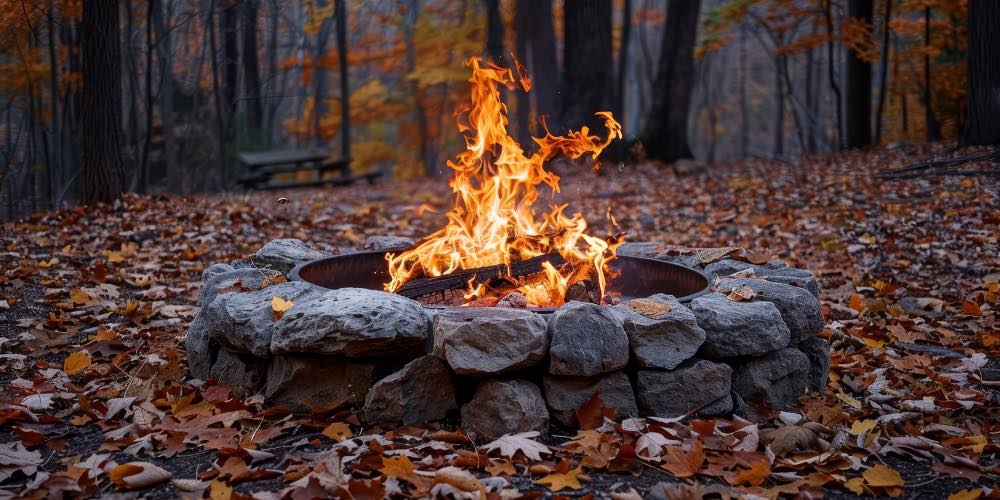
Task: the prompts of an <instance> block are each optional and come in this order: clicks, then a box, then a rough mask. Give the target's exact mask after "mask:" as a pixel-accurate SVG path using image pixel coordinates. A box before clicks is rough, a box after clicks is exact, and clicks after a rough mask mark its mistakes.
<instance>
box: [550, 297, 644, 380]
mask: <svg viewBox="0 0 1000 500" xmlns="http://www.w3.org/2000/svg"><path fill="white" fill-rule="evenodd" d="M549 331H550V332H552V346H551V347H550V348H549V358H550V363H549V373H551V374H553V375H578V376H585V377H586V376H593V375H598V374H600V373H606V372H611V371H615V370H618V369H621V368H622V367H624V366H625V365H626V364H627V363H628V350H629V347H628V335H627V334H626V333H625V330H624V328H622V324H621V321H620V320H619V319H618V316H617V315H616V314H615V313H613V312H612V311H611V308H609V307H604V306H599V305H597V304H590V303H585V302H568V303H566V304H564V305H563V306H562V307H560V308H559V309H557V310H556V312H554V313H552V317H551V319H550V320H549Z"/></svg>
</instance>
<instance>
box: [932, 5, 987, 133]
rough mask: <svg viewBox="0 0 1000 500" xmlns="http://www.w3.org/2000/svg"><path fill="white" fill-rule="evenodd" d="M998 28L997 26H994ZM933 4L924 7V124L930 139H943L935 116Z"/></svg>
mask: <svg viewBox="0 0 1000 500" xmlns="http://www.w3.org/2000/svg"><path fill="white" fill-rule="evenodd" d="M993 28H994V29H996V26H994V27H993ZM930 48H931V6H930V5H927V6H925V7H924V120H925V121H924V125H925V128H926V131H927V140H928V141H940V140H941V126H940V125H938V121H937V118H936V117H935V116H934V105H933V101H932V99H933V97H934V82H933V78H932V77H931V51H930Z"/></svg>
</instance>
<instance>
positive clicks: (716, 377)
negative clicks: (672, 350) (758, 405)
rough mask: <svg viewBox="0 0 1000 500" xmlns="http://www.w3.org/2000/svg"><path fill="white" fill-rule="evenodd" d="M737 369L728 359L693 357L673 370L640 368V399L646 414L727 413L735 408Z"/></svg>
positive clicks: (638, 380) (637, 393) (664, 415)
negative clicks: (732, 366) (730, 365)
mask: <svg viewBox="0 0 1000 500" xmlns="http://www.w3.org/2000/svg"><path fill="white" fill-rule="evenodd" d="M732 374H733V370H732V368H730V367H729V365H727V364H725V363H714V362H712V361H708V360H704V359H689V360H687V361H685V362H684V363H682V364H681V365H680V366H678V367H677V368H675V369H673V370H639V373H638V376H637V378H636V382H637V383H636V385H637V387H636V399H638V402H639V411H640V412H642V413H643V414H644V415H652V416H657V417H676V416H680V415H684V414H687V413H689V412H691V413H696V414H698V415H702V416H716V415H725V414H727V413H729V412H731V411H732V410H733V398H732V396H730V394H729V390H730V388H731V387H732V383H731V380H732Z"/></svg>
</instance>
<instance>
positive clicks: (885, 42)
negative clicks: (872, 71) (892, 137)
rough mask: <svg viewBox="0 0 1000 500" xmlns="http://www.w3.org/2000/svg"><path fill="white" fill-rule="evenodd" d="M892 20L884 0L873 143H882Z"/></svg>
mask: <svg viewBox="0 0 1000 500" xmlns="http://www.w3.org/2000/svg"><path fill="white" fill-rule="evenodd" d="M891 20H892V0H886V2H885V18H884V19H883V21H882V61H881V65H880V69H879V72H880V73H881V74H882V75H881V76H882V78H881V82H880V83H879V91H878V110H877V111H876V112H875V144H882V115H883V113H885V93H886V92H887V89H888V82H889V49H890V40H889V35H890V31H889V21H891Z"/></svg>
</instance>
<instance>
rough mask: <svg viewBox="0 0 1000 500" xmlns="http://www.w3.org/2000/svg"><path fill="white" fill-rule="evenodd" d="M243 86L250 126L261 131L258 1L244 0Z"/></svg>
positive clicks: (262, 113)
mask: <svg viewBox="0 0 1000 500" xmlns="http://www.w3.org/2000/svg"><path fill="white" fill-rule="evenodd" d="M242 20H243V86H244V87H245V88H246V95H247V100H246V105H247V114H248V115H249V118H250V126H251V127H253V128H254V130H260V128H261V126H262V125H263V120H264V118H263V116H264V112H263V108H262V105H261V102H260V67H259V65H258V64H257V0H243V16H242Z"/></svg>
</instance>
